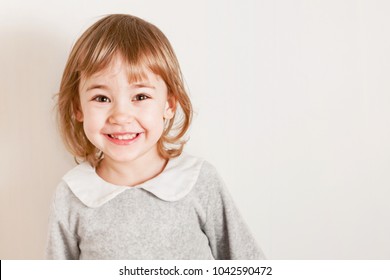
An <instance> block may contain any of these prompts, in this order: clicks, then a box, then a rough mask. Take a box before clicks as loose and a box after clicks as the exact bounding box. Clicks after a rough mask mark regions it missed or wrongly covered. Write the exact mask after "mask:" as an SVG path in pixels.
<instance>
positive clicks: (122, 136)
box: [110, 133, 137, 140]
mask: <svg viewBox="0 0 390 280" xmlns="http://www.w3.org/2000/svg"><path fill="white" fill-rule="evenodd" d="M110 136H111V137H112V138H115V139H119V140H130V139H133V138H135V137H136V136H137V133H132V134H121V135H115V134H110Z"/></svg>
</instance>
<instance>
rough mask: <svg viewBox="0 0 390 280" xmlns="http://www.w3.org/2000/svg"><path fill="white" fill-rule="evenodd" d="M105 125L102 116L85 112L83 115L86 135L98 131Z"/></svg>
mask: <svg viewBox="0 0 390 280" xmlns="http://www.w3.org/2000/svg"><path fill="white" fill-rule="evenodd" d="M104 123H105V119H104V117H103V114H97V113H94V112H93V111H92V112H91V111H88V110H86V111H85V113H84V121H83V126H84V131H85V133H86V134H88V133H93V132H95V131H97V130H100V129H101V128H102V126H103V125H104Z"/></svg>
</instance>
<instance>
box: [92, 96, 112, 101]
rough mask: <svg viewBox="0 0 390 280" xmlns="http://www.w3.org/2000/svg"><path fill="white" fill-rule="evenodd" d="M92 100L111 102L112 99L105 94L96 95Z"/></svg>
mask: <svg viewBox="0 0 390 280" xmlns="http://www.w3.org/2000/svg"><path fill="white" fill-rule="evenodd" d="M92 100H94V101H97V102H101V103H108V102H111V100H110V99H109V98H108V97H107V96H104V95H98V96H95V97H94V98H93V99H92Z"/></svg>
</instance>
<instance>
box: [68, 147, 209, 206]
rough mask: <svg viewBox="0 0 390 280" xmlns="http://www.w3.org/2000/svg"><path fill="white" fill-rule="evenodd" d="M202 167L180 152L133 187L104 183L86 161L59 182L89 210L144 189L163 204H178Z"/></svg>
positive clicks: (193, 158) (200, 161) (188, 190)
mask: <svg viewBox="0 0 390 280" xmlns="http://www.w3.org/2000/svg"><path fill="white" fill-rule="evenodd" d="M202 164H203V160H202V159H199V158H196V157H193V156H190V155H187V154H184V153H183V154H181V155H180V156H179V157H177V158H173V159H170V160H169V161H168V163H167V166H166V167H165V169H164V171H163V172H162V173H161V174H159V175H158V176H156V177H155V178H153V179H151V180H149V181H146V182H145V183H142V184H140V185H137V186H134V187H128V186H118V185H114V184H111V183H108V182H106V181H104V180H103V179H102V178H101V177H99V175H97V174H96V171H95V168H93V167H92V166H91V165H90V164H89V163H87V162H83V163H81V164H80V165H78V166H76V167H74V168H73V169H72V170H70V171H69V172H68V173H66V174H65V175H64V177H63V178H62V179H63V180H64V181H65V183H66V184H67V185H68V186H69V188H70V189H71V190H72V192H73V193H74V194H75V195H76V196H77V197H78V199H80V200H81V202H83V203H84V204H85V205H86V206H88V207H90V208H96V207H100V206H102V205H103V204H105V203H106V202H108V201H110V200H111V199H113V198H115V197H116V196H117V195H119V194H120V193H122V192H124V191H126V190H132V189H136V188H141V189H144V190H146V191H148V192H150V193H152V194H154V195H155V196H157V197H158V198H160V199H162V200H165V201H177V200H180V199H182V198H183V197H185V196H186V195H187V194H188V193H189V192H190V191H191V189H192V187H193V186H194V185H195V183H196V181H197V179H198V176H199V172H200V169H201V167H202Z"/></svg>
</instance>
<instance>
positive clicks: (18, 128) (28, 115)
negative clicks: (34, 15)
mask: <svg viewBox="0 0 390 280" xmlns="http://www.w3.org/2000/svg"><path fill="white" fill-rule="evenodd" d="M53 33H54V32H49V31H47V30H45V28H42V27H41V26H34V24H32V25H29V26H23V25H18V26H15V27H10V26H8V27H7V28H5V27H3V28H1V29H0V37H1V38H2V39H1V41H2V42H1V44H0V97H1V102H0V131H1V134H2V137H1V138H2V139H1V145H0V154H1V160H0V172H1V175H0V225H1V230H0V259H41V258H43V257H44V249H45V240H46V228H47V219H48V213H49V206H50V200H51V197H52V194H53V191H54V189H55V186H56V185H57V184H58V182H59V180H60V178H61V176H62V174H63V173H64V172H65V170H67V169H69V168H70V167H71V166H72V165H73V160H72V158H71V157H70V156H69V155H68V154H67V153H66V151H65V150H64V148H63V146H62V143H61V141H60V139H59V137H58V133H57V130H56V125H55V110H54V99H53V96H54V95H55V93H56V92H57V91H58V88H59V83H60V79H61V74H62V70H63V67H64V65H65V61H66V57H67V54H68V51H69V48H70V46H67V45H66V44H64V43H62V42H61V40H60V38H59V36H58V34H53Z"/></svg>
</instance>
